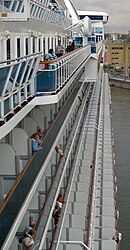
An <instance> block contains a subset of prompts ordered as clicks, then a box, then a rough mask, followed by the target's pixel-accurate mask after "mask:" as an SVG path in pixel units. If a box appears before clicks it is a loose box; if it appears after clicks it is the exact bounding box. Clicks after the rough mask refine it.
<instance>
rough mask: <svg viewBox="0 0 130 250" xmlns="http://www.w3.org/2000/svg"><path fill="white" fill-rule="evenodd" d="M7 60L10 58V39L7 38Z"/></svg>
mask: <svg viewBox="0 0 130 250" xmlns="http://www.w3.org/2000/svg"><path fill="white" fill-rule="evenodd" d="M6 48H7V60H10V59H11V56H10V39H7V47H6Z"/></svg>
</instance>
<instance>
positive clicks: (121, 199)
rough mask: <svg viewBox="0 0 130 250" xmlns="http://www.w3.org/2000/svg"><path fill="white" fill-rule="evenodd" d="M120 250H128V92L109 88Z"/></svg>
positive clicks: (129, 194) (129, 159) (129, 231)
mask: <svg viewBox="0 0 130 250" xmlns="http://www.w3.org/2000/svg"><path fill="white" fill-rule="evenodd" d="M111 95H112V127H113V132H114V139H115V154H116V176H117V187H118V189H117V191H118V193H117V206H118V210H119V212H120V217H119V221H118V227H119V232H121V233H122V240H121V250H130V90H129V89H123V88H116V87H112V88H111Z"/></svg>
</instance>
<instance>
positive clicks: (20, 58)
mask: <svg viewBox="0 0 130 250" xmlns="http://www.w3.org/2000/svg"><path fill="white" fill-rule="evenodd" d="M37 55H42V52H37V53H33V54H30V55H26V56H21V57H17V58H14V59H10V60H6V61H2V62H0V64H3V63H11V62H16V61H20V60H22V59H27V58H29V57H34V56H37Z"/></svg>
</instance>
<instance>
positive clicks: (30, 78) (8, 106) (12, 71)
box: [0, 53, 41, 119]
mask: <svg viewBox="0 0 130 250" xmlns="http://www.w3.org/2000/svg"><path fill="white" fill-rule="evenodd" d="M40 58H41V53H36V54H33V55H30V56H26V57H19V58H17V59H14V60H8V61H4V62H0V118H1V119H4V117H5V116H6V115H8V114H9V113H10V112H13V111H14V109H16V108H17V107H18V106H21V104H22V103H23V102H24V101H27V99H28V98H29V97H31V96H33V95H34V77H35V76H36V71H37V68H38V65H39V61H40Z"/></svg>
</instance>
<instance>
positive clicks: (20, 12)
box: [0, 0, 71, 28]
mask: <svg viewBox="0 0 130 250" xmlns="http://www.w3.org/2000/svg"><path fill="white" fill-rule="evenodd" d="M7 10H8V11H7ZM0 13H1V17H2V18H3V19H4V20H5V21H9V19H11V20H13V21H18V20H27V19H28V18H30V17H32V18H33V17H34V18H37V19H40V20H44V21H47V22H50V23H55V24H58V25H63V26H64V28H66V27H68V26H70V25H71V19H69V18H67V17H65V16H64V15H63V13H61V12H60V11H54V10H51V9H49V8H48V1H42V2H41V1H38V0H37V1H36V0H29V1H26V0H21V1H16V0H9V1H6V0H3V1H2V3H1V6H0Z"/></svg>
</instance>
